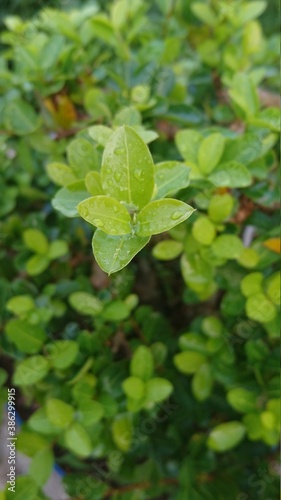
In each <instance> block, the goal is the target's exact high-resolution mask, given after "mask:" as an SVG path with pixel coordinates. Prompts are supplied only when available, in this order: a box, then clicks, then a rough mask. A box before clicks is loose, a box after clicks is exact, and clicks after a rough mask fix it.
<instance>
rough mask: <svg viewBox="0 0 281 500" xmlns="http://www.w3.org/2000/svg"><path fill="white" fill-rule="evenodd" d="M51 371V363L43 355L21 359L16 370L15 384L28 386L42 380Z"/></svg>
mask: <svg viewBox="0 0 281 500" xmlns="http://www.w3.org/2000/svg"><path fill="white" fill-rule="evenodd" d="M48 371H49V363H48V361H47V360H46V359H45V358H44V357H43V356H39V355H38V356H31V357H29V358H27V359H25V360H24V361H21V362H20V363H19V364H18V365H17V366H16V369H15V372H14V377H13V380H14V384H15V385H18V386H27V385H33V384H36V382H39V381H40V380H42V379H43V378H44V377H45V376H46V375H47V373H48Z"/></svg>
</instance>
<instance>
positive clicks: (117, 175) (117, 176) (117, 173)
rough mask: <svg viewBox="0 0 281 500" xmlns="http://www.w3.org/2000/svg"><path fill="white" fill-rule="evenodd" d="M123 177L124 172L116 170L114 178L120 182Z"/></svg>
mask: <svg viewBox="0 0 281 500" xmlns="http://www.w3.org/2000/svg"><path fill="white" fill-rule="evenodd" d="M121 177H122V174H121V173H120V172H114V179H115V180H116V182H119V181H120V179H121Z"/></svg>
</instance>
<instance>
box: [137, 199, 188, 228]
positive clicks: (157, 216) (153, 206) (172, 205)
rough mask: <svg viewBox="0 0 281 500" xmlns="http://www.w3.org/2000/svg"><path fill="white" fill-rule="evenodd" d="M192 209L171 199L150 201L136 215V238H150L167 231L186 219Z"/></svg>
mask: <svg viewBox="0 0 281 500" xmlns="http://www.w3.org/2000/svg"><path fill="white" fill-rule="evenodd" d="M193 212H194V208H192V207H191V206H190V205H187V204H186V203H183V202H182V201H179V200H174V199H172V198H166V199H165V200H156V201H152V202H151V203H149V204H148V205H146V207H144V208H143V209H142V210H141V211H140V212H139V214H138V215H137V224H138V225H137V229H136V233H137V235H138V236H151V235H152V234H159V233H162V232H163V231H168V230H169V229H171V228H172V227H174V226H176V225H177V224H180V223H181V222H183V221H184V220H186V219H188V217H190V216H191V215H192V214H193Z"/></svg>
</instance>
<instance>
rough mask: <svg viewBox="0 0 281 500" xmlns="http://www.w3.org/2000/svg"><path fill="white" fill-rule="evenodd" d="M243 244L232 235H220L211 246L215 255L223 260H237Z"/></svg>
mask: <svg viewBox="0 0 281 500" xmlns="http://www.w3.org/2000/svg"><path fill="white" fill-rule="evenodd" d="M243 248H244V247H243V243H242V241H241V240H240V238H238V236H235V235H234V234H222V235H221V236H218V237H217V238H216V240H215V241H214V243H213V244H212V250H213V252H214V254H215V255H217V256H218V257H222V258H223V259H237V258H239V256H240V255H241V253H242V251H243Z"/></svg>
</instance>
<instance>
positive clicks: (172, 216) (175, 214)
mask: <svg viewBox="0 0 281 500" xmlns="http://www.w3.org/2000/svg"><path fill="white" fill-rule="evenodd" d="M183 215H184V213H183V212H180V211H179V210H176V212H174V213H173V214H172V215H171V219H172V220H178V219H180V218H181V217H182V216H183Z"/></svg>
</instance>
